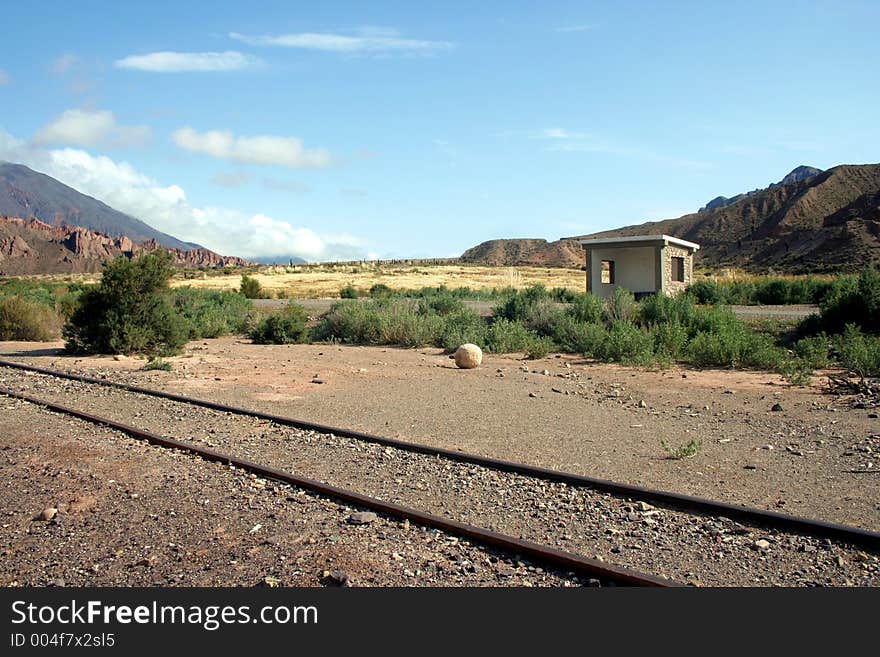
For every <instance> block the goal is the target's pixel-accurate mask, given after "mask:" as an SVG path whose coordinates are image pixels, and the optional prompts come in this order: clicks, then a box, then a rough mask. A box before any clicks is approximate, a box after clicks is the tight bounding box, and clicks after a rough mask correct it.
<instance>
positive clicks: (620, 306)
mask: <svg viewBox="0 0 880 657" xmlns="http://www.w3.org/2000/svg"><path fill="white" fill-rule="evenodd" d="M604 317H605V321H606V322H607V323H608V325H609V326H611V325H613V324H615V323H617V322H629V323H633V322H635V321H636V320H637V319H638V317H639V304H637V303H636V299H635V297H634V296H633V293H632V292H630V291H629V290H627V289H626V288H623V287H618V288H615V289H614V292H612V293H611V296H610V297H608V298H607V299H605V313H604Z"/></svg>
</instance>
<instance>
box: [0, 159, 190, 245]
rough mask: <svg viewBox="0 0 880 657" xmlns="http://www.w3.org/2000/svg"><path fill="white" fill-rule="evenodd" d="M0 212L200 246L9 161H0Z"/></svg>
mask: <svg viewBox="0 0 880 657" xmlns="http://www.w3.org/2000/svg"><path fill="white" fill-rule="evenodd" d="M0 216H6V217H23V218H25V219H39V220H40V221H42V222H43V223H46V224H49V225H50V226H62V225H66V226H81V227H82V228H86V229H88V230H92V231H95V232H96V233H103V234H105V235H109V236H110V237H127V238H128V239H130V240H132V241H133V242H145V241H147V240H155V241H156V242H157V243H158V244H160V245H161V246H164V247H168V248H175V249H181V250H187V249H192V248H200V247H199V245H198V244H190V243H189V242H183V241H181V240H179V239H177V238H175V237H172V236H171V235H167V234H165V233H163V232H161V231H158V230H156V229H155V228H153V227H152V226H149V225H147V224H145V223H144V222H143V221H141V220H140V219H136V218H135V217H132V216H130V215H127V214H125V213H123V212H119V211H118V210H114V209H113V208H111V207H110V206H109V205H107V204H106V203H102V202H101V201H99V200H97V199H95V198H92V197H91V196H86V195H85V194H81V193H80V192H78V191H76V190H75V189H73V187H68V186H67V185H65V184H63V183H61V182H59V181H57V180H55V179H54V178H52V177H50V176H47V175H45V174H43V173H39V172H38V171H34V170H32V169H29V168H28V167H26V166H24V165H23V164H13V163H11V162H0Z"/></svg>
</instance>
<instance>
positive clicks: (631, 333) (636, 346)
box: [598, 321, 655, 365]
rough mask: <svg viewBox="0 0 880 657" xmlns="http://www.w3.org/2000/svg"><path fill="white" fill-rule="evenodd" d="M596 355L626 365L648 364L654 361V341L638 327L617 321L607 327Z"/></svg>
mask: <svg viewBox="0 0 880 657" xmlns="http://www.w3.org/2000/svg"><path fill="white" fill-rule="evenodd" d="M598 356H599V357H600V358H601V359H602V360H610V361H614V362H618V363H625V364H627V365H650V364H651V363H653V362H654V361H655V358H654V341H653V340H652V339H651V337H650V336H649V335H647V334H646V333H645V332H644V331H642V329H640V328H639V327H637V326H635V325H633V324H630V323H629V322H623V321H617V322H614V323H613V324H612V325H611V328H610V329H608V334H607V335H606V337H605V340H604V342H603V343H602V346H601V349H600V352H599V354H598Z"/></svg>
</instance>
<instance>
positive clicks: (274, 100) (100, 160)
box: [0, 0, 880, 260]
mask: <svg viewBox="0 0 880 657" xmlns="http://www.w3.org/2000/svg"><path fill="white" fill-rule="evenodd" d="M4 22H5V23H6V25H7V28H8V29H7V30H5V31H4V32H5V36H4V48H3V50H2V52H0V107H2V110H0V159H5V160H11V161H17V162H23V163H25V164H28V165H29V166H32V167H33V168H36V169H38V170H41V171H45V172H46V173H48V174H50V175H53V176H55V177H57V178H59V179H61V180H62V181H64V182H66V183H67V184H70V185H72V186H74V187H76V188H77V189H79V190H80V191H83V192H85V193H88V194H91V195H93V196H96V197H98V198H100V199H101V200H104V201H105V202H107V203H109V204H110V205H112V206H113V207H116V208H118V209H120V210H123V211H126V212H129V213H130V214H134V215H135V216H138V217H139V218H141V219H143V220H145V221H147V222H148V223H150V224H151V225H153V226H155V227H156V228H159V229H161V230H164V231H166V232H168V233H171V234H173V235H175V236H177V237H180V238H182V239H185V240H188V241H195V242H199V243H201V244H204V245H205V246H207V247H209V248H212V249H214V250H217V251H220V252H223V253H231V254H236V255H242V256H245V257H255V256H267V255H275V256H284V255H297V256H302V257H305V258H306V259H309V260H324V259H339V258H356V257H364V256H369V257H377V256H378V257H383V258H387V257H426V256H452V255H458V254H460V253H461V252H462V251H463V250H464V249H466V248H468V247H470V246H473V245H475V244H477V243H478V242H481V241H483V240H486V239H493V238H503V237H544V238H548V239H556V238H558V237H562V236H567V235H574V234H583V233H588V232H593V231H598V230H603V229H608V228H613V227H616V226H621V225H626V224H632V223H638V222H641V221H644V220H649V219H661V218H669V217H674V216H679V215H681V214H684V213H686V212H691V211H695V210H697V209H698V208H699V207H700V206H701V205H703V204H704V203H705V202H706V201H708V200H710V199H711V198H713V197H714V196H717V195H719V194H723V195H728V196H730V195H733V194H736V193H739V192H743V191H748V190H751V189H755V188H758V187H765V186H766V185H767V184H769V183H770V182H774V181H777V180H779V179H780V178H782V176H784V175H785V174H786V173H787V172H788V171H789V170H791V169H792V168H794V167H795V166H797V165H799V164H808V165H812V166H817V167H820V168H828V167H831V166H835V165H838V164H845V163H846V164H860V163H873V162H878V161H880V155H878V153H880V131H878V130H877V115H878V114H877V112H878V110H877V108H878V107H880V102H878V101H880V85H878V80H877V71H878V70H880V40H878V39H877V38H876V26H877V25H878V24H880V4H878V3H877V2H874V1H867V2H785V3H782V2H773V3H767V2H749V1H742V2H737V3H730V2H621V3H617V2H615V3H612V2H540V3H539V2H498V3H493V2H488V1H487V2H481V3H473V2H461V3H457V2H452V1H446V2H436V3H427V2H426V3H414V2H350V3H343V2H321V3H317V2H316V3H303V2H297V3H294V2H259V1H256V0H255V1H253V2H248V3H241V2H238V3H224V2H211V3H207V2H185V1H180V0H178V1H176V2H168V3H165V2H156V1H154V2H150V3H134V2H132V3H118V2H87V1H81V2H77V3H75V4H71V3H67V2H56V3H53V2H43V3H39V4H38V5H30V6H29V3H15V4H13V5H10V6H8V7H5V8H4Z"/></svg>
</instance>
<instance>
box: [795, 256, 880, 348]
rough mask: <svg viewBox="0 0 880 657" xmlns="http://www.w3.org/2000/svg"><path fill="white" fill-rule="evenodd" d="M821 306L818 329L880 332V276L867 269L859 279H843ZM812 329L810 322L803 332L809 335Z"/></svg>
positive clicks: (836, 281) (835, 285) (832, 331)
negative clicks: (808, 328) (809, 329)
mask: <svg viewBox="0 0 880 657" xmlns="http://www.w3.org/2000/svg"><path fill="white" fill-rule="evenodd" d="M820 307H821V310H822V312H821V317H820V320H821V321H820V322H819V324H818V326H819V327H820V328H821V329H822V330H824V331H826V332H828V333H840V332H841V331H843V330H844V329H845V327H846V326H847V325H849V324H854V325H856V326H858V327H860V328H861V329H862V330H864V331H867V332H868V333H880V274H878V273H877V270H876V269H874V268H873V267H866V268H865V269H863V270H862V272H861V273H860V274H859V276H858V277H855V276H841V277H839V278H838V279H837V280H835V281H834V283H833V284H832V285H831V288H830V289H829V291H828V292H827V294H826V295H825V297H824V298H823V299H822V302H821V303H820ZM808 326H809V324H808V323H807V322H805V323H804V324H802V326H801V329H802V331H803V332H806V329H807V327H808ZM814 326H815V324H814Z"/></svg>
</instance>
